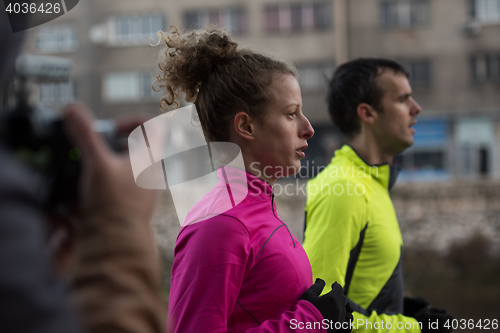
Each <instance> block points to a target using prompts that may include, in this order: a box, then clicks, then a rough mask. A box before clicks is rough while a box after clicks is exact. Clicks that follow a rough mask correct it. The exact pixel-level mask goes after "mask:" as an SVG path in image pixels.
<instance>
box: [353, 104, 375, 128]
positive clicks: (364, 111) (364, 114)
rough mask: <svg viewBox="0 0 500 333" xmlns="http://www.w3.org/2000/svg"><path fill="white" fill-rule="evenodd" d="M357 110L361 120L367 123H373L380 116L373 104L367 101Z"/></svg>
mask: <svg viewBox="0 0 500 333" xmlns="http://www.w3.org/2000/svg"><path fill="white" fill-rule="evenodd" d="M356 112H357V113H358V117H359V119H361V122H363V123H367V124H373V123H374V122H375V120H376V119H377V116H378V114H377V111H376V110H375V109H374V108H373V107H372V106H371V105H369V104H366V103H361V104H359V105H358V108H357V109H356Z"/></svg>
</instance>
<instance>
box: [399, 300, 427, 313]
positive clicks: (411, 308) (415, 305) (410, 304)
mask: <svg viewBox="0 0 500 333" xmlns="http://www.w3.org/2000/svg"><path fill="white" fill-rule="evenodd" d="M430 307H431V303H429V302H428V301H427V300H425V299H424V298H422V297H405V298H404V305H403V309H404V310H403V314H404V315H405V316H408V317H413V316H415V313H417V312H418V311H420V310H422V309H424V308H430Z"/></svg>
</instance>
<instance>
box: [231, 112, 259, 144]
mask: <svg viewBox="0 0 500 333" xmlns="http://www.w3.org/2000/svg"><path fill="white" fill-rule="evenodd" d="M233 125H234V130H235V132H236V135H237V136H238V137H240V138H243V139H246V140H254V139H255V128H254V119H253V118H252V117H250V116H249V115H248V114H247V113H246V112H238V113H237V114H236V116H234V124H233Z"/></svg>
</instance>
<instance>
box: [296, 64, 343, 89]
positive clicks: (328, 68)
mask: <svg viewBox="0 0 500 333" xmlns="http://www.w3.org/2000/svg"><path fill="white" fill-rule="evenodd" d="M333 68H334V67H333V64H331V63H322V64H305V65H302V66H299V77H298V81H299V85H300V88H301V89H302V91H303V92H310V91H318V90H323V89H325V88H326V86H327V82H328V79H330V78H331V77H332V75H333Z"/></svg>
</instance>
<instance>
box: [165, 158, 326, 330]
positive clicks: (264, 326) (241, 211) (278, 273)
mask: <svg viewBox="0 0 500 333" xmlns="http://www.w3.org/2000/svg"><path fill="white" fill-rule="evenodd" d="M218 178H219V180H220V182H219V183H218V184H217V185H216V187H215V188H214V189H212V191H211V192H209V193H208V194H207V195H206V196H205V197H204V198H203V199H202V200H201V201H200V202H199V203H198V204H197V205H196V206H195V207H193V208H192V209H191V211H190V212H189V214H188V217H187V219H186V223H185V226H184V227H183V228H182V229H181V231H180V233H179V236H178V238H177V244H176V246H175V259H174V264H173V267H172V280H171V287H170V301H169V309H168V326H169V329H168V331H169V332H176V333H188V332H206V333H215V332H252V333H253V332H255V333H257V332H274V333H280V332H296V331H300V332H326V330H324V329H322V328H321V327H319V326H320V325H319V324H320V323H321V322H322V320H323V317H322V316H321V313H320V312H319V311H318V310H317V309H316V308H315V307H314V306H313V305H312V304H311V303H309V302H308V301H304V300H299V298H300V296H301V295H302V293H303V292H304V291H306V290H307V289H308V288H309V287H310V286H311V285H312V272H311V266H310V264H309V260H308V258H307V256H306V253H305V251H304V250H303V248H302V246H301V245H300V243H299V242H298V241H297V239H295V237H294V236H293V235H292V233H291V232H290V230H289V229H288V226H287V225H286V224H285V223H284V222H283V221H281V219H280V218H279V216H278V214H277V213H276V204H275V202H274V194H273V192H272V187H271V186H270V185H269V184H268V183H267V182H265V181H263V180H261V179H260V178H258V177H256V176H254V175H252V174H250V173H247V172H245V171H242V170H239V169H235V168H231V167H223V168H220V169H219V170H218ZM243 182H246V183H247V185H248V195H246V197H244V199H243V201H241V202H240V203H239V204H236V205H234V204H233V203H234V200H233V199H232V197H233V196H237V194H238V193H236V192H238V191H240V190H241V191H243V188H244V186H241V185H244V184H243ZM229 184H231V186H229ZM228 190H229V191H228ZM228 193H229V199H230V200H228ZM239 193H244V192H239ZM221 213H222V214H221ZM216 214H219V215H216ZM211 215H212V217H209V218H208V219H206V216H211ZM213 215H216V216H213ZM307 323H309V325H314V324H315V325H316V329H310V330H307V329H300V330H295V328H298V327H301V328H302V327H306V325H307ZM302 325H303V326H302Z"/></svg>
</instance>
